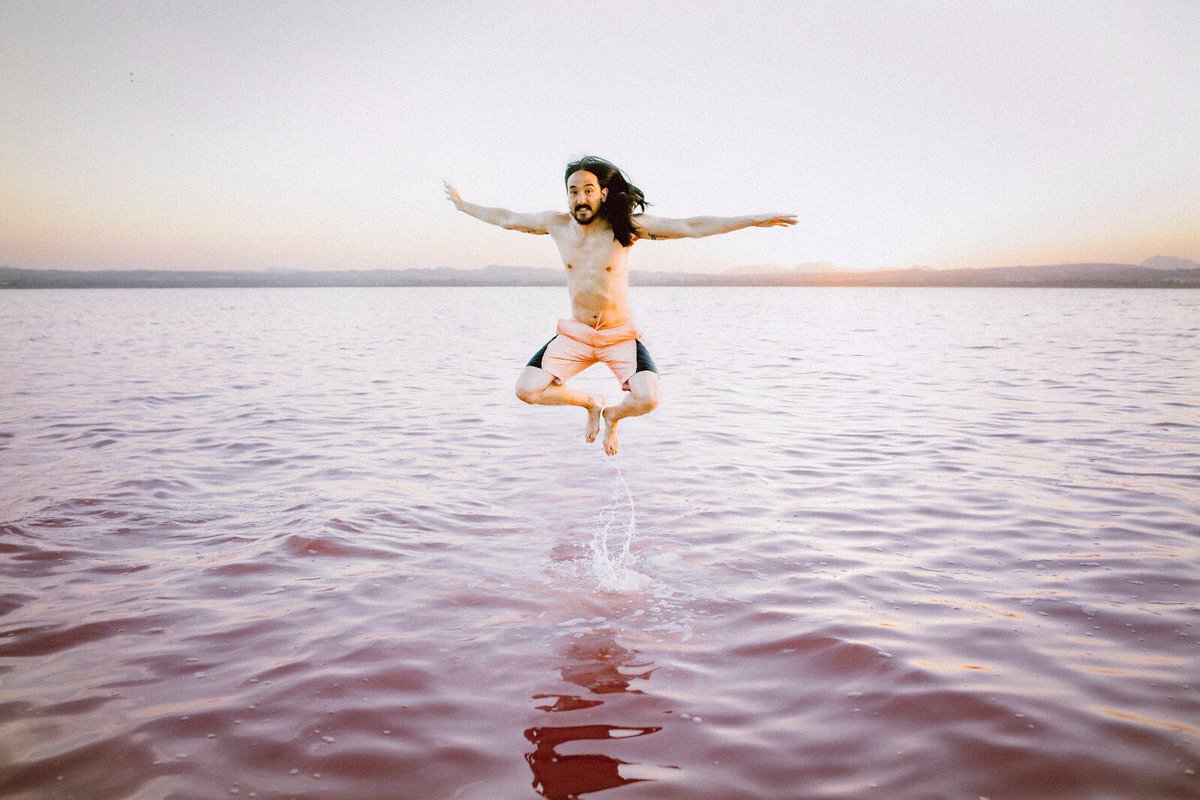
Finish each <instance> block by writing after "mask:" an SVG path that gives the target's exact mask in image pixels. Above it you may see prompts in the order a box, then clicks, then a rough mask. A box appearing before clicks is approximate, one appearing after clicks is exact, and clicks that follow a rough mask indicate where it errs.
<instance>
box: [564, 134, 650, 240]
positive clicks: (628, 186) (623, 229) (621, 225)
mask: <svg viewBox="0 0 1200 800" xmlns="http://www.w3.org/2000/svg"><path fill="white" fill-rule="evenodd" d="M581 169H582V170H586V171H587V172H590V173H592V174H593V175H595V176H596V179H597V180H598V181H600V188H601V189H608V197H607V198H605V200H604V202H603V203H601V204H600V211H599V214H600V216H601V217H603V218H604V219H605V220H606V221H607V222H608V224H609V225H611V226H612V229H613V238H614V239H616V240H617V241H618V242H620V243H621V246H622V247H629V246H630V245H631V244H633V241H634V239H636V238H637V236H638V234H639V233H640V231H639V230H638V227H637V225H636V224H635V223H634V221H633V212H634V209H636V208H639V207H640V208H641V209H642V210H643V211H645V210H646V205H647V203H646V196H645V195H644V194H642V190H641V189H639V188H637V187H636V186H634V185H633V184H632V183H630V182H629V177H628V176H627V175H626V174H625V173H624V172H622V171H621V170H619V169H617V167H616V165H615V164H613V163H612V162H611V161H605V160H604V159H603V158H597V157H596V156H584V157H583V158H580V159H576V160H575V161H572V162H571V163H570V164H567V172H566V174H565V175H563V182H564V183H566V182H567V181H568V180H570V179H571V176H572V175H574V174H575V173H576V172H578V171H579V170H581Z"/></svg>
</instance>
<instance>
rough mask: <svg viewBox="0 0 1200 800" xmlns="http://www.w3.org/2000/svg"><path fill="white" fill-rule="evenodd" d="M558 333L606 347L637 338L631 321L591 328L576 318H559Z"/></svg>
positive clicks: (636, 330) (589, 343)
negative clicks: (608, 326) (609, 326)
mask: <svg viewBox="0 0 1200 800" xmlns="http://www.w3.org/2000/svg"><path fill="white" fill-rule="evenodd" d="M558 333H560V334H562V335H563V336H566V337H568V338H570V339H574V340H575V341H577V342H583V343H584V344H586V345H590V346H592V347H608V346H609V345H614V344H619V343H620V342H627V341H629V340H630V339H636V338H638V329H637V325H635V324H633V323H632V322H626V323H625V324H624V325H616V326H614V327H612V328H593V327H592V326H591V325H587V324H585V323H583V322H580V321H579V320H577V319H560V320H559V321H558Z"/></svg>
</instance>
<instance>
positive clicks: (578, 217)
mask: <svg viewBox="0 0 1200 800" xmlns="http://www.w3.org/2000/svg"><path fill="white" fill-rule="evenodd" d="M599 213H600V209H598V208H596V209H593V208H592V207H591V206H576V207H575V208H574V210H573V211H571V216H572V217H574V218H575V221H576V222H578V223H579V224H580V225H587V224H589V223H592V222H595V220H596V216H597V215H598V214H599Z"/></svg>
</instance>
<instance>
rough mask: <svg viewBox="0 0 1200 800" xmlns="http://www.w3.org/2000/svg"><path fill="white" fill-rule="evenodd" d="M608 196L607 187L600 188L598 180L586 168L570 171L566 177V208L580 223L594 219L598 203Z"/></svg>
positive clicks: (598, 206)
mask: <svg viewBox="0 0 1200 800" xmlns="http://www.w3.org/2000/svg"><path fill="white" fill-rule="evenodd" d="M607 198H608V189H601V188H600V180H599V179H598V178H597V177H596V176H595V175H593V174H592V173H590V172H588V171H587V170H582V169H581V170H579V171H578V172H572V173H571V177H569V178H567V208H569V209H570V210H571V216H572V217H574V218H575V221H576V222H578V223H579V224H580V225H587V224H588V223H590V222H592V221H593V220H594V219H596V214H597V213H598V212H599V211H600V204H601V203H603V202H604V201H605V199H607Z"/></svg>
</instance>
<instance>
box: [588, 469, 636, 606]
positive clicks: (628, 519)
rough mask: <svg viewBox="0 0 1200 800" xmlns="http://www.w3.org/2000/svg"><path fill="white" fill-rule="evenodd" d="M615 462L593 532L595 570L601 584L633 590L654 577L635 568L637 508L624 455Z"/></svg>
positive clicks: (614, 590)
mask: <svg viewBox="0 0 1200 800" xmlns="http://www.w3.org/2000/svg"><path fill="white" fill-rule="evenodd" d="M612 464H613V466H614V467H615V470H614V473H613V482H612V491H611V492H610V493H609V496H608V503H607V505H605V506H604V508H602V509H600V514H599V515H598V518H597V522H596V528H595V530H594V531H593V532H592V543H591V549H592V572H593V573H594V574H595V576H596V580H597V584H598V586H599V588H601V589H606V590H608V591H613V592H629V591H634V590H637V589H642V588H645V586H646V584H647V583H648V582H649V580H650V579H649V578H648V577H647V576H645V575H643V574H642V573H640V572H638V571H636V570H635V569H634V566H635V565H636V564H637V558H636V557H635V556H634V555H633V553H632V551H631V550H630V547H631V545H632V544H633V541H634V538H635V537H636V536H637V508H636V506H634V503H633V492H631V491H630V490H629V483H628V481H626V480H625V472H624V470H622V469H621V457H620V456H619V455H618V456H616V457H614V458H613V459H612Z"/></svg>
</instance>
